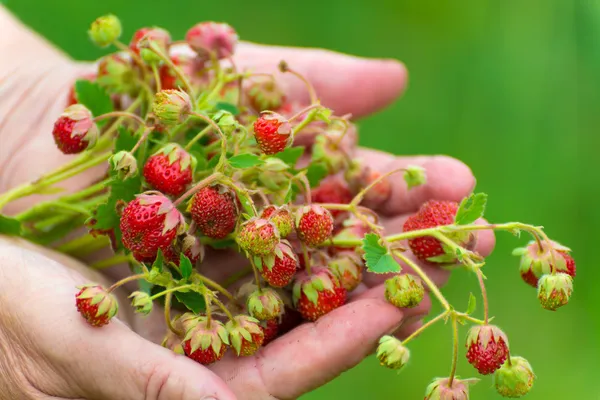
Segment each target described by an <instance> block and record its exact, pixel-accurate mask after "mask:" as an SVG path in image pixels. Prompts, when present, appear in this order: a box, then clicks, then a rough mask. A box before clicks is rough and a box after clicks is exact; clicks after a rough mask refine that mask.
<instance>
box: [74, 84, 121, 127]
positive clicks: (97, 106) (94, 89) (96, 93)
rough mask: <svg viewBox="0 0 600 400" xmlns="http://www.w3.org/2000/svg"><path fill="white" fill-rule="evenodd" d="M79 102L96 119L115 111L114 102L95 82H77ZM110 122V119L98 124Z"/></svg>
mask: <svg viewBox="0 0 600 400" xmlns="http://www.w3.org/2000/svg"><path fill="white" fill-rule="evenodd" d="M75 93H76V94H77V101H79V103H81V104H83V105H84V106H86V107H87V108H88V109H89V110H90V111H91V112H92V115H93V116H94V117H98V116H100V115H102V114H106V113H109V112H111V111H113V102H112V99H111V98H110V95H109V94H108V93H106V91H105V90H104V88H102V87H101V86H100V85H98V84H97V83H95V82H90V81H87V80H84V79H80V80H78V81H77V82H75ZM107 122H108V119H106V120H102V121H99V122H98V125H99V126H102V125H104V124H105V123H107Z"/></svg>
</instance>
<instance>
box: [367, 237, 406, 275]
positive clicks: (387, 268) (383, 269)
mask: <svg viewBox="0 0 600 400" xmlns="http://www.w3.org/2000/svg"><path fill="white" fill-rule="evenodd" d="M362 243H363V245H362V249H363V250H364V252H365V254H363V258H364V260H365V262H366V264H367V268H368V270H369V272H373V273H376V274H387V273H390V272H400V271H401V269H402V268H400V264H398V262H397V261H396V260H395V259H394V257H393V256H392V255H391V254H390V251H389V249H388V248H387V247H386V246H384V245H383V244H382V240H381V237H379V235H377V234H375V233H367V234H366V235H365V237H364V238H363V240H362Z"/></svg>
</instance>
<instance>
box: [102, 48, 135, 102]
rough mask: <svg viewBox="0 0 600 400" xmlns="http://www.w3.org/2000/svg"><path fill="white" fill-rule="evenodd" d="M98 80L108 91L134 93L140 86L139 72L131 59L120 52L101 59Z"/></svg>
mask: <svg viewBox="0 0 600 400" xmlns="http://www.w3.org/2000/svg"><path fill="white" fill-rule="evenodd" d="M96 82H97V83H98V85H100V86H102V87H103V88H104V89H106V91H107V92H108V93H116V94H129V95H133V94H135V93H136V92H137V90H138V88H139V85H138V77H137V72H136V71H135V70H134V69H133V65H132V63H131V61H130V60H128V59H126V58H125V57H123V56H121V55H119V54H111V55H108V56H105V57H103V58H101V59H100V61H99V63H98V78H97V79H96Z"/></svg>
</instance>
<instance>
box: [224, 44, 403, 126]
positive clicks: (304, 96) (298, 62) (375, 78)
mask: <svg viewBox="0 0 600 400" xmlns="http://www.w3.org/2000/svg"><path fill="white" fill-rule="evenodd" d="M235 60H236V62H237V63H238V65H240V66H241V67H242V68H244V69H251V70H253V71H254V72H267V73H276V76H277V78H278V80H279V81H280V82H281V84H282V86H283V89H284V91H285V93H287V94H288V96H289V98H290V99H291V100H295V101H299V102H302V103H305V104H308V102H309V97H308V92H307V90H306V87H305V85H304V83H303V82H302V81H301V80H300V79H298V78H297V77H295V76H293V75H292V74H288V73H286V74H281V73H279V72H277V70H278V64H279V62H280V61H282V60H285V61H286V62H287V63H288V65H289V66H290V68H292V69H294V70H295V71H298V72H299V73H301V74H302V75H303V76H305V77H306V78H307V79H308V80H309V81H310V82H311V83H312V85H313V86H314V87H315V90H316V92H317V95H318V96H319V98H320V99H321V102H322V104H323V105H325V106H326V107H329V108H332V109H333V110H334V111H335V113H336V114H337V115H344V114H347V113H351V114H353V115H354V116H356V117H360V116H363V115H366V114H370V113H372V112H374V111H377V110H379V109H381V108H383V107H385V106H387V105H388V104H390V103H391V102H393V101H394V100H395V99H396V98H397V97H398V96H400V95H401V93H402V92H403V91H404V88H405V87H406V82H407V79H408V74H407V71H406V68H405V67H404V65H403V64H401V63H400V62H398V61H396V60H381V59H367V58H360V57H354V56H349V55H346V54H341V53H336V52H333V51H329V50H322V49H306V48H292V47H279V46H265V45H258V44H254V43H242V44H241V45H240V46H239V47H238V49H237V51H236V55H235Z"/></svg>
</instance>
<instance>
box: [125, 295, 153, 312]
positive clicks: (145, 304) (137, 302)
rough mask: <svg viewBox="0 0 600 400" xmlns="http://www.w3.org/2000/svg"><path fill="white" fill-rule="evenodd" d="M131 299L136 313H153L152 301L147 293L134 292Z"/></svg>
mask: <svg viewBox="0 0 600 400" xmlns="http://www.w3.org/2000/svg"><path fill="white" fill-rule="evenodd" d="M129 298H130V299H131V306H132V307H133V308H134V309H135V312H137V313H140V314H143V315H148V314H150V312H152V306H153V304H152V299H151V298H150V295H149V294H148V293H146V292H139V291H136V292H133V293H131V294H130V295H129Z"/></svg>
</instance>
